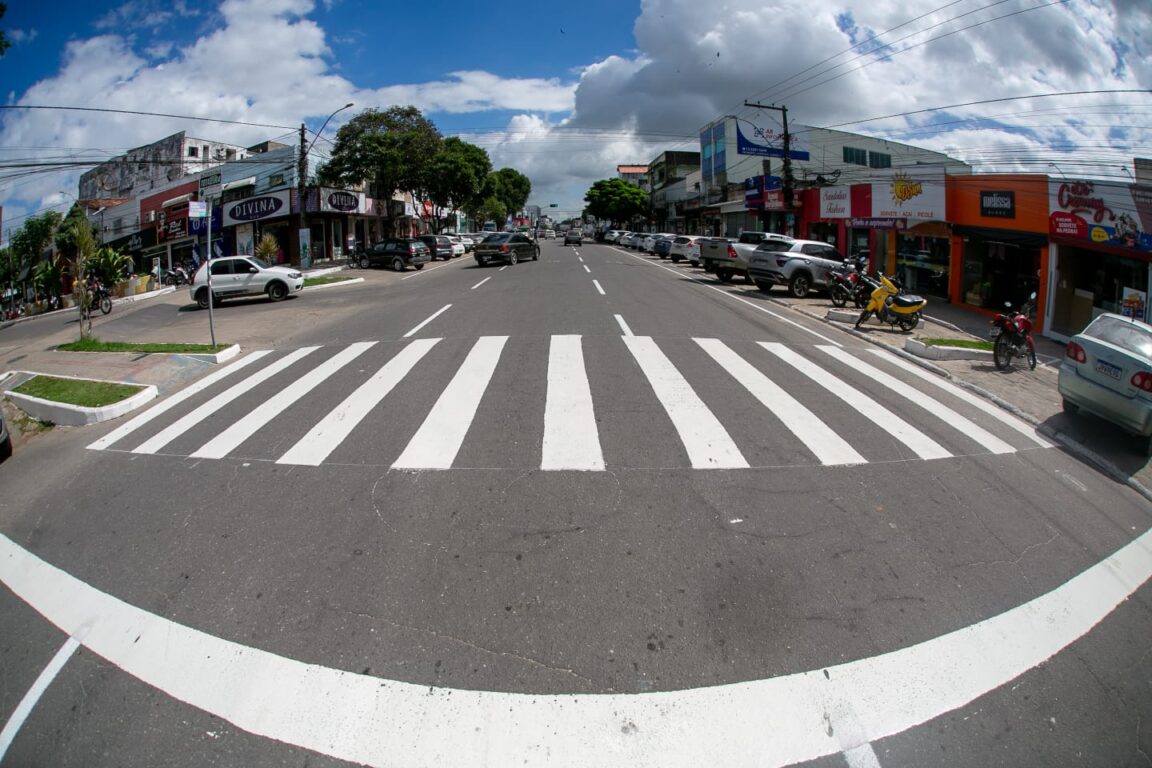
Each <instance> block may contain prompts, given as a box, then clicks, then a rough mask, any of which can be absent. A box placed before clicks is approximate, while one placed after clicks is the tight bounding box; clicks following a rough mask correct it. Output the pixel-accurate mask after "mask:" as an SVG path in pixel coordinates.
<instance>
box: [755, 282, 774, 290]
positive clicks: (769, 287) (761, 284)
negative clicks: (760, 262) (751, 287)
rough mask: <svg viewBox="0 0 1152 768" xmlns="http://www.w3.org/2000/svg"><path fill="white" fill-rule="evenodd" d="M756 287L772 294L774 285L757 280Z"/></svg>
mask: <svg viewBox="0 0 1152 768" xmlns="http://www.w3.org/2000/svg"><path fill="white" fill-rule="evenodd" d="M756 287H757V288H759V289H760V290H761V291H763V292H764V293H771V292H772V283H770V282H768V281H767V280H757V281H756Z"/></svg>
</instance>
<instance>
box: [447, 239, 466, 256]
mask: <svg viewBox="0 0 1152 768" xmlns="http://www.w3.org/2000/svg"><path fill="white" fill-rule="evenodd" d="M448 241H449V242H451V243H452V256H453V258H455V257H456V256H463V255H464V254H466V253H468V252H469V251H471V250H472V241H471V240H470V239H469V238H467V237H464V236H463V235H448ZM457 246H459V247H457Z"/></svg>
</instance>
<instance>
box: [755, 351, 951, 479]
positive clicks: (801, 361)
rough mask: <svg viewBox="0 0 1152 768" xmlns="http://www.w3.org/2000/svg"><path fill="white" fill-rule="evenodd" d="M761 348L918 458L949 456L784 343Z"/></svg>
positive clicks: (878, 404)
mask: <svg viewBox="0 0 1152 768" xmlns="http://www.w3.org/2000/svg"><path fill="white" fill-rule="evenodd" d="M760 346H762V347H764V349H766V350H768V351H769V352H771V353H772V354H774V355H776V356H777V357H778V358H780V359H781V360H783V361H784V362H786V363H788V364H789V365H791V366H792V367H793V368H795V369H796V370H798V371H800V372H801V373H803V374H804V375H805V376H807V377H808V378H810V379H811V380H812V381H813V382H815V383H816V384H819V385H820V386H822V387H824V388H825V389H827V390H828V391H829V392H831V393H832V394H834V395H836V396H837V397H839V398H840V399H841V400H843V401H844V402H845V403H846V404H847V405H850V406H852V408H854V409H855V410H856V411H857V412H859V413H860V415H862V416H864V417H865V418H867V419H868V420H869V421H871V422H872V423H873V424H875V425H876V426H878V427H880V428H881V429H883V430H884V431H885V432H887V433H888V434H890V435H892V436H893V437H895V438H896V439H897V440H899V441H900V442H902V443H904V445H906V446H908V448H909V449H911V450H912V451H913V452H915V454H916V455H917V456H919V457H920V458H922V459H946V458H948V457H950V456H951V455H952V454H951V453H949V452H948V451H947V450H945V449H944V447H943V446H942V445H940V444H939V443H938V442H936V441H935V440H933V439H932V438H930V437H928V435H926V434H924V433H923V432H921V431H920V430H918V429H916V427H914V426H912V425H911V424H909V423H908V422H907V421H905V420H904V419H902V418H900V417H899V416H897V415H896V414H895V413H893V412H892V411H890V410H889V409H888V408H885V407H884V406H883V405H881V404H880V403H878V402H876V401H875V400H873V399H872V398H870V397H868V396H867V395H864V394H862V393H861V392H860V391H859V390H857V389H856V388H855V387H853V386H852V385H851V384H848V383H847V382H846V381H844V380H842V379H838V378H836V377H835V376H833V375H832V374H830V373H828V372H827V371H825V370H824V369H823V368H821V367H820V366H818V365H816V364H815V363H813V362H812V361H810V360H808V359H807V358H804V357H801V356H800V355H799V354H797V353H796V351H795V350H792V349H789V348H788V347H786V346H784V345H783V344H780V343H777V342H770V341H762V342H760Z"/></svg>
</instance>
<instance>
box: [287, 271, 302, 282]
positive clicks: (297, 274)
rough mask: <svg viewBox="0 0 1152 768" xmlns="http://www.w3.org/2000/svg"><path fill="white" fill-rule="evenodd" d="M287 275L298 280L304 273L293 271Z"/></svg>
mask: <svg viewBox="0 0 1152 768" xmlns="http://www.w3.org/2000/svg"><path fill="white" fill-rule="evenodd" d="M288 277H290V278H292V279H293V280H299V279H300V278H302V277H304V274H303V273H302V272H293V273H292V274H290V275H288Z"/></svg>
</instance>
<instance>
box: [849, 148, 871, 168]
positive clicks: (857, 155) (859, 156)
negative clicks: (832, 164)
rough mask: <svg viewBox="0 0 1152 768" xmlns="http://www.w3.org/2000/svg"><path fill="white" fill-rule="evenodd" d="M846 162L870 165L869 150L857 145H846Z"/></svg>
mask: <svg viewBox="0 0 1152 768" xmlns="http://www.w3.org/2000/svg"><path fill="white" fill-rule="evenodd" d="M844 162H846V163H850V164H851V165H868V152H867V151H866V150H863V149H856V148H855V147H844Z"/></svg>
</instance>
